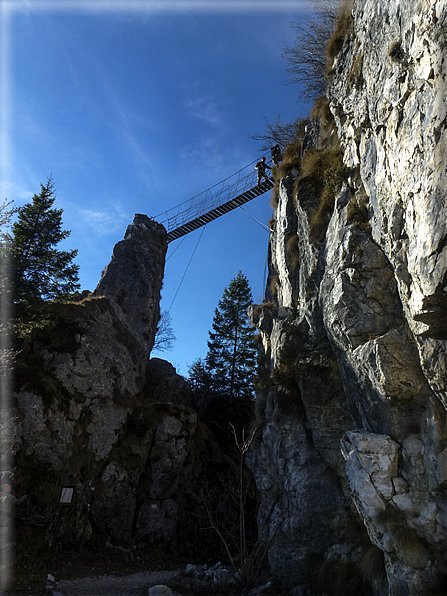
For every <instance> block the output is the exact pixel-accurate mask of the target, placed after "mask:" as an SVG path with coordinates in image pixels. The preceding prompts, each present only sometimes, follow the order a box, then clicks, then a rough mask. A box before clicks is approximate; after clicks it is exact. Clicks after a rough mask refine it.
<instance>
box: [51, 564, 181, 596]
mask: <svg viewBox="0 0 447 596" xmlns="http://www.w3.org/2000/svg"><path fill="white" fill-rule="evenodd" d="M179 574H180V571H179V570H177V571H141V572H139V573H133V574H132V575H126V576H114V575H101V576H99V577H84V578H80V579H73V580H63V581H59V582H57V587H56V588H55V591H57V592H60V593H61V594H62V595H63V596H140V595H141V596H143V594H144V595H145V596H147V593H148V590H149V588H151V587H152V586H156V585H158V584H165V583H166V584H167V583H168V582H169V581H170V580H172V579H174V578H175V577H176V576H178V575H179Z"/></svg>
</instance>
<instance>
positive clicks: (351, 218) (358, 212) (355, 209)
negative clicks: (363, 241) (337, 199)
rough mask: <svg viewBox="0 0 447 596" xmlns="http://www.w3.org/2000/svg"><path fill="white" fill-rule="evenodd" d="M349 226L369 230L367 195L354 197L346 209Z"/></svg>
mask: <svg viewBox="0 0 447 596" xmlns="http://www.w3.org/2000/svg"><path fill="white" fill-rule="evenodd" d="M346 219H347V222H346V223H347V224H349V225H355V226H357V227H359V228H362V229H369V228H370V223H369V213H368V196H367V195H366V193H361V194H356V195H353V196H352V198H351V200H350V201H349V203H348V207H347V209H346Z"/></svg>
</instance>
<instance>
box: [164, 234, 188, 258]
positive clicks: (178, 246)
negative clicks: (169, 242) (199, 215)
mask: <svg viewBox="0 0 447 596" xmlns="http://www.w3.org/2000/svg"><path fill="white" fill-rule="evenodd" d="M185 240H186V236H183V238H182V241H181V242H180V243H179V244H177V246H176V247H175V248H174V250H173V251H172V252H171V254H170V255H169V257H168V258H167V259H166V262H168V261H169V259H170V258H171V257H172V256H174V254H175V253H176V251H177V249H178V248H180V247H181V245H182V244H183V242H184V241H185Z"/></svg>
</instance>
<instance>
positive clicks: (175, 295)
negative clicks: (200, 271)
mask: <svg viewBox="0 0 447 596" xmlns="http://www.w3.org/2000/svg"><path fill="white" fill-rule="evenodd" d="M205 228H206V225H205V226H203V229H202V232H201V234H200V237H199V239H198V240H197V244H196V246H195V248H194V250H193V253H192V255H191V258H190V259H189V262H188V265H187V266H186V269H185V273H184V274H183V277H182V279H181V280H180V283H179V285H178V288H177V291H176V292H175V294H174V298H173V299H172V302H171V306H170V307H169V308H168V313H169V312H171V308H172V305H173V304H174V300H175V299H176V298H177V294H178V293H179V290H180V286H181V285H182V283H183V280H184V279H185V275H186V273H187V272H188V269H189V266H190V265H191V261H192V259H193V257H194V255H195V254H196V250H197V247H198V246H199V242H200V240H201V239H202V236H203V232H204V231H205Z"/></svg>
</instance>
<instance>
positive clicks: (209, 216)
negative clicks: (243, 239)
mask: <svg viewBox="0 0 447 596" xmlns="http://www.w3.org/2000/svg"><path fill="white" fill-rule="evenodd" d="M272 188H273V182H272V181H271V180H269V181H268V182H265V181H264V182H262V184H260V185H258V186H255V187H254V188H251V189H249V190H246V191H245V192H243V193H242V194H240V195H238V196H237V197H235V198H234V199H231V200H230V201H227V202H226V203H224V204H223V205H220V206H219V207H216V208H215V209H211V211H208V212H207V213H204V214H203V215H201V216H200V217H196V218H194V219H193V220H191V221H189V222H187V223H186V224H183V225H181V226H179V227H178V228H176V229H175V230H172V231H171V232H169V233H168V243H169V242H172V241H173V240H177V239H178V238H181V237H182V236H185V235H186V234H189V233H190V232H193V231H194V230H197V229H198V228H201V227H202V226H205V225H206V224H207V223H210V222H211V221H214V220H215V219H217V218H218V217H222V215H225V214H226V213H229V212H230V211H233V209H237V207H240V206H241V205H244V204H245V203H248V201H251V200H252V199H254V198H256V197H259V196H260V195H262V194H264V193H265V192H267V191H269V190H271V189H272Z"/></svg>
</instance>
